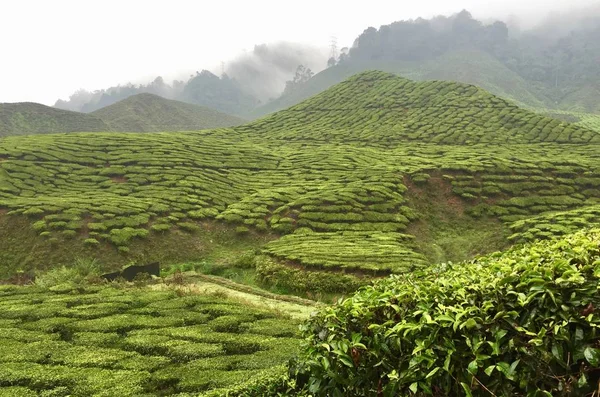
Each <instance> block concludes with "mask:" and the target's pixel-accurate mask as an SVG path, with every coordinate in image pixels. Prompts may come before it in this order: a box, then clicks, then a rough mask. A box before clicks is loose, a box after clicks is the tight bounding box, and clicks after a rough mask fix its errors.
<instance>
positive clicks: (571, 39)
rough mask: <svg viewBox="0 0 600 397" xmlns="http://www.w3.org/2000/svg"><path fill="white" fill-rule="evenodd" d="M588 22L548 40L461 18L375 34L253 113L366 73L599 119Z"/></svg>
mask: <svg viewBox="0 0 600 397" xmlns="http://www.w3.org/2000/svg"><path fill="white" fill-rule="evenodd" d="M590 18H592V17H590ZM587 22H588V23H581V24H579V25H576V26H572V29H573V31H572V32H571V33H570V34H565V35H564V36H563V35H561V34H556V35H551V34H550V33H549V32H548V31H547V30H544V29H541V28H540V29H537V30H531V31H526V32H518V31H511V30H510V29H509V27H508V26H507V24H505V23H504V22H501V21H497V22H495V23H492V24H484V23H482V22H480V21H478V20H476V19H474V18H473V17H472V16H471V15H470V14H469V13H468V12H467V11H462V12H460V13H458V14H456V15H453V16H451V17H442V16H440V17H436V18H433V19H431V20H426V19H421V18H419V19H416V20H409V21H398V22H394V23H392V24H390V25H384V26H381V27H380V28H379V29H375V28H373V27H370V28H368V29H366V30H365V31H364V32H363V33H362V34H361V35H360V36H359V37H358V38H357V39H356V41H355V42H354V45H353V46H352V47H351V48H349V49H348V50H347V51H344V52H343V53H342V54H341V55H340V56H339V58H338V59H333V60H330V65H331V67H330V68H328V69H326V70H324V71H322V72H321V73H318V74H317V75H315V77H313V79H311V80H310V81H309V82H307V83H306V84H304V85H303V86H302V87H299V88H298V89H297V90H296V91H295V92H293V93H288V94H284V95H282V97H281V98H279V99H277V100H275V101H273V102H271V103H268V104H265V105H263V106H261V107H260V108H257V109H255V110H254V111H252V112H251V113H250V114H252V115H255V116H259V115H263V114H268V113H270V112H273V111H276V110H280V109H284V108H286V107H288V106H291V105H294V104H296V103H298V102H299V101H301V100H304V99H306V98H308V97H310V96H312V95H315V94H317V93H319V92H321V91H323V90H325V89H326V88H328V87H330V86H331V85H333V84H336V83H338V82H340V81H342V80H344V79H345V78H347V77H349V76H350V75H351V74H354V73H358V72H360V71H364V70H369V69H377V70H384V71H388V72H393V73H397V74H399V75H401V76H405V77H408V78H411V79H417V80H451V81H459V82H465V83H470V84H475V85H478V86H479V87H482V88H484V89H486V90H488V91H490V92H492V93H494V94H496V95H499V96H501V97H504V98H506V99H510V100H512V101H514V102H516V103H519V104H522V105H526V106H528V107H534V108H552V109H562V110H564V111H574V112H588V113H598V112H600V108H598V102H597V99H596V98H597V97H598V96H599V95H600V86H599V85H598V81H600V75H599V73H600V72H599V70H598V67H597V65H598V63H597V60H598V57H600V47H599V46H598V43H599V42H600V40H599V39H600V21H598V20H593V19H591V20H590V21H587Z"/></svg>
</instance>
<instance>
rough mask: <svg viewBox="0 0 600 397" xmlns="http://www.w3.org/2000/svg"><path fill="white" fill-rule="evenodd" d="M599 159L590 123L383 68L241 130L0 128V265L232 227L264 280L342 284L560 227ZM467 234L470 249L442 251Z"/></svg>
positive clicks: (223, 234) (5, 270)
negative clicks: (5, 132)
mask: <svg viewBox="0 0 600 397" xmlns="http://www.w3.org/2000/svg"><path fill="white" fill-rule="evenodd" d="M598 164H600V134H598V133H597V132H594V131H591V130H589V129H586V128H582V127H579V126H576V125H572V124H567V123H564V122H560V121H558V120H555V119H551V118H546V117H543V116H540V115H538V114H535V113H531V112H528V111H526V110H523V109H520V108H518V107H516V106H514V105H512V104H509V103H507V102H506V101H504V100H502V99H500V98H497V97H494V96H492V95H491V94H488V93H486V92H485V91H483V90H481V89H478V88H475V87H473V86H468V85H465V84H457V83H443V82H427V83H415V82H411V81H409V80H406V79H402V78H399V77H397V76H394V75H389V74H385V73H380V72H368V73H363V74H361V75H358V76H355V77H353V78H351V79H349V80H348V81H346V82H344V83H341V84H339V85H337V86H335V87H333V88H331V89H330V90H328V91H326V92H324V93H322V94H320V95H318V96H316V97H314V98H312V99H309V100H308V101H306V102H304V103H301V104H299V105H297V106H295V107H293V108H291V109H288V110H286V111H282V112H279V113H277V114H275V115H272V116H269V117H267V118H265V119H262V120H259V121H256V122H254V123H250V124H247V125H245V126H241V127H236V128H234V129H220V130H211V131H201V132H189V133H153V134H115V133H94V134H62V135H61V134H57V135H44V136H28V137H12V138H6V139H4V140H2V141H1V142H0V208H1V209H2V210H1V211H2V214H0V222H2V220H3V219H4V220H5V225H6V226H5V227H2V228H0V230H1V233H4V234H3V235H2V236H0V237H2V238H0V241H1V243H0V244H2V247H0V248H1V249H0V277H10V276H11V275H13V274H15V273H16V272H17V271H29V270H32V269H36V268H37V269H39V268H44V267H48V266H51V265H52V264H56V263H69V261H72V260H73V259H74V256H75V255H79V256H85V257H95V258H96V259H97V260H98V261H99V262H100V263H101V264H102V265H103V266H104V267H105V268H107V269H114V268H118V267H119V266H121V265H122V264H125V263H128V262H129V261H131V260H138V261H139V260H147V261H151V260H161V261H163V260H164V259H165V251H164V250H165V249H166V247H167V246H168V245H169V244H173V246H171V249H172V251H171V252H173V257H171V256H169V257H168V258H167V260H168V259H171V260H175V259H173V258H176V259H177V260H201V259H204V255H207V253H206V252H207V251H202V249H203V248H206V247H207V246H210V245H211V244H213V240H216V239H221V240H223V239H225V240H227V239H229V240H231V241H232V245H235V244H237V243H238V242H241V241H248V249H249V250H252V251H255V250H256V251H257V253H258V258H257V261H256V271H257V275H258V277H259V279H261V280H263V282H265V283H267V284H273V285H279V286H283V287H286V288H290V289H300V290H310V291H327V292H335V291H336V290H340V291H348V290H352V289H354V288H355V287H356V286H357V285H360V284H361V283H364V280H365V277H369V276H374V275H376V276H381V275H385V274H389V273H402V272H406V271H411V270H413V269H415V268H418V267H420V266H423V265H424V264H425V263H427V261H428V260H431V257H428V256H427V255H429V254H428V253H427V252H424V251H423V250H422V247H423V246H424V245H428V246H433V245H439V246H440V247H441V248H440V253H439V255H437V256H436V258H438V257H439V258H441V260H453V261H455V260H462V259H466V258H467V257H468V256H470V255H472V254H473V253H477V252H485V251H489V250H496V249H501V248H503V247H504V246H506V245H508V244H510V242H512V241H521V240H527V239H529V238H531V237H535V236H537V237H540V236H541V237H543V236H549V235H550V234H548V233H547V232H546V231H547V230H550V229H552V230H553V232H552V233H555V232H557V233H558V232H559V231H560V230H570V228H572V226H569V225H576V224H577V223H578V222H579V219H580V218H581V214H580V212H579V211H586V213H587V212H589V213H592V214H594V213H596V211H597V209H598V208H599V206H600V201H599V197H600V166H599V165H598ZM433 209H435V211H433ZM432 211H433V212H432ZM556 212H558V213H560V215H556V216H555V215H554V213H556ZM434 213H435V216H433V215H432V214H434ZM6 220H10V222H8V221H6ZM588 220H589V221H590V222H596V221H597V217H589V216H588ZM548 224H553V225H554V224H555V225H557V226H555V227H552V228H550V229H549V228H548V227H547V225H548ZM561 225H562V226H561ZM538 226H540V227H541V228H540V227H538ZM483 227H485V228H489V227H491V228H492V229H491V231H490V230H485V231H486V232H488V234H489V233H492V234H496V235H499V236H503V235H505V237H506V238H504V239H502V240H501V242H500V243H491V242H489V241H484V240H483V239H484V237H477V236H479V235H481V236H484V235H485V233H479V232H478V229H479V228H483ZM536 228H537V229H539V232H538V231H536V230H535V229H536ZM447 230H452V233H454V234H453V235H447V234H444V233H446V231H447ZM461 234H469V235H471V236H474V237H477V238H479V239H480V240H477V238H476V239H475V242H474V251H475V252H466V251H461V250H460V249H459V250H455V249H447V248H444V246H443V244H442V242H443V241H445V242H447V241H448V240H452V239H454V238H455V237H457V236H460V235H461ZM511 235H512V236H511ZM173 236H175V237H173ZM508 237H511V238H510V239H508ZM15 239H16V240H15ZM17 240H18V242H19V243H17ZM438 243H439V244H438ZM160 244H163V246H160ZM159 246H160V247H161V248H155V247H159ZM64 247H69V249H68V250H67V249H65V248H64ZM173 247H176V249H173ZM69 255H71V256H69ZM169 255H170V254H169ZM16 264H18V266H19V267H17V266H16Z"/></svg>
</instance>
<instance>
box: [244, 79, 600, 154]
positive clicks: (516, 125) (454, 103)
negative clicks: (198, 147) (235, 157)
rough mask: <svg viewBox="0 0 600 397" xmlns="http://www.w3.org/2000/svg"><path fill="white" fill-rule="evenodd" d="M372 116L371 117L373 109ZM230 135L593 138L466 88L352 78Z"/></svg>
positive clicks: (596, 138) (448, 140) (458, 140)
mask: <svg viewBox="0 0 600 397" xmlns="http://www.w3.org/2000/svg"><path fill="white" fill-rule="evenodd" d="M374 111H376V112H374ZM236 130H238V131H240V132H244V133H250V134H258V135H260V136H263V137H266V135H265V134H264V133H262V132H264V131H269V134H270V136H271V137H277V138H281V139H292V140H297V139H316V140H319V139H320V140H332V139H334V140H340V139H348V140H358V141H369V140H371V141H374V140H377V139H379V140H383V141H384V142H385V143H386V144H397V143H398V142H401V141H420V142H432V143H439V144H475V143H489V142H507V143H508V142H510V143H531V142H558V143H590V142H600V134H597V133H596V132H595V131H591V130H588V129H586V128H583V127H580V126H576V125H572V124H568V123H566V122H563V121H560V120H556V119H552V118H549V117H545V116H543V115H539V114H537V113H534V112H530V111H528V110H525V109H521V108H519V107H518V106H517V105H515V104H513V103H511V102H509V101H508V100H506V99H503V98H500V97H497V96H495V95H493V94H491V93H489V92H487V91H485V90H484V89H482V88H480V87H477V86H475V85H472V84H467V83H457V82H448V81H438V80H434V81H427V82H416V81H413V80H409V79H406V78H403V77H399V76H396V75H394V74H391V73H387V72H382V71H368V72H362V73H359V74H357V75H355V76H353V77H351V78H349V79H347V80H345V81H343V82H341V83H339V84H336V85H335V86H333V87H331V88H329V89H327V90H325V91H323V92H321V93H320V94H317V95H315V96H313V97H311V98H309V99H307V100H305V101H303V102H300V103H298V104H296V105H294V106H292V107H290V108H289V109H286V110H282V111H279V112H276V113H273V114H271V115H269V116H266V117H264V118H262V119H259V120H257V121H254V122H251V123H249V124H246V125H244V126H241V127H237V128H236Z"/></svg>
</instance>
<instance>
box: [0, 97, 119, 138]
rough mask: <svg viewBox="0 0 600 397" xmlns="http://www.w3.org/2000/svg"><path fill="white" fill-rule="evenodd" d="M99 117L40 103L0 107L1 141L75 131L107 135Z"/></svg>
mask: <svg viewBox="0 0 600 397" xmlns="http://www.w3.org/2000/svg"><path fill="white" fill-rule="evenodd" d="M109 129H110V128H109V127H108V125H107V124H106V123H105V122H104V121H103V120H101V119H100V118H99V117H96V116H93V115H88V114H83V113H77V112H70V111H67V110H60V109H55V108H52V107H49V106H44V105H41V104H39V103H29V102H25V103H0V137H1V136H9V135H25V134H41V133H53V132H74V131H80V132H81V131H86V132H88V131H89V132H92V131H108V130H109Z"/></svg>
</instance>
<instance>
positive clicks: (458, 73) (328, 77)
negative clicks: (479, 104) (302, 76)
mask: <svg viewBox="0 0 600 397" xmlns="http://www.w3.org/2000/svg"><path fill="white" fill-rule="evenodd" d="M365 70H381V71H385V72H389V73H395V74H397V75H399V76H403V77H406V78H410V79H412V80H417V81H427V80H447V81H458V82H462V83H468V84H474V85H477V86H478V87H481V88H483V89H485V90H487V91H489V92H491V93H493V94H495V95H498V96H501V97H503V98H506V99H509V100H511V101H512V102H515V103H518V104H521V105H528V106H530V107H539V108H544V107H546V105H545V104H544V102H543V101H542V100H541V99H540V98H538V97H537V96H536V95H535V94H533V90H532V86H531V84H530V83H529V82H527V81H526V80H525V79H523V78H522V77H520V76H519V75H518V74H516V73H515V72H513V71H512V70H510V69H508V68H507V67H506V66H504V65H503V64H502V63H501V62H499V61H498V60H497V59H495V58H494V57H493V56H491V55H489V54H487V53H485V52H483V51H480V50H470V51H468V50H460V51H455V52H449V53H446V54H443V55H441V56H439V57H437V58H434V59H432V60H428V61H424V62H417V61H397V60H391V61H390V60H360V61H352V62H350V61H347V62H340V63H338V64H337V65H335V66H332V67H330V68H327V69H325V70H323V71H322V72H320V73H317V74H316V75H315V76H314V77H313V78H312V79H310V80H309V81H307V82H306V83H304V84H302V85H300V86H298V87H297V88H296V89H295V90H293V91H292V92H290V93H288V94H284V95H282V96H281V97H279V98H277V99H276V100H274V101H271V102H269V103H267V104H265V105H263V106H260V107H258V108H256V109H254V110H253V111H251V112H250V113H249V114H248V115H247V117H248V118H257V117H260V116H263V115H266V114H269V113H273V112H276V111H278V110H282V109H285V108H287V107H290V106H293V105H295V104H296V103H298V102H300V101H303V100H305V99H307V98H310V97H311V96H313V95H316V94H318V93H320V92H321V91H324V90H326V89H327V88H329V87H331V86H333V85H334V84H337V83H339V82H341V81H343V80H345V79H347V78H348V77H350V76H352V75H353V74H355V73H360V72H362V71H365Z"/></svg>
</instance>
